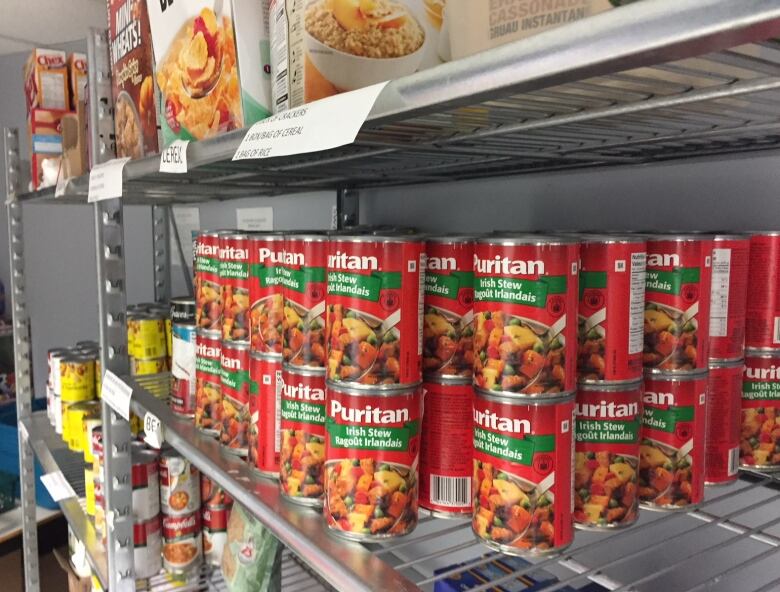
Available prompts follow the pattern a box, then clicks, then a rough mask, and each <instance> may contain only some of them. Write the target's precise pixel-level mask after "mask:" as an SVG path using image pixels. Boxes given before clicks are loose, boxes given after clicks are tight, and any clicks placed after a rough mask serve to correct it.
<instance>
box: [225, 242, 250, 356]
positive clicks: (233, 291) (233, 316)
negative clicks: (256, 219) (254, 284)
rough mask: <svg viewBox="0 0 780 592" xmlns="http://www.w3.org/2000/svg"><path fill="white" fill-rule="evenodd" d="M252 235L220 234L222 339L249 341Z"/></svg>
mask: <svg viewBox="0 0 780 592" xmlns="http://www.w3.org/2000/svg"><path fill="white" fill-rule="evenodd" d="M250 242H251V241H250V236H249V235H248V234H244V233H240V232H233V233H229V234H228V233H225V234H222V235H220V237H219V285H220V290H221V294H222V340H223V341H225V342H234V343H247V344H248V343H249V285H250V253H251V244H250Z"/></svg>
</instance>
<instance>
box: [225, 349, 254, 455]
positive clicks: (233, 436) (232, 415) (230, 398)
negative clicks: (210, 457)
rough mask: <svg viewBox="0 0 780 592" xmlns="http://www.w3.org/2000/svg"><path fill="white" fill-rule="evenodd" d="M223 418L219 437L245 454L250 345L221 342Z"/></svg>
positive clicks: (234, 449)
mask: <svg viewBox="0 0 780 592" xmlns="http://www.w3.org/2000/svg"><path fill="white" fill-rule="evenodd" d="M221 370H222V422H221V429H220V433H219V441H220V442H221V443H222V445H223V446H224V447H225V448H227V450H228V451H229V452H232V453H234V454H238V455H241V456H246V454H247V437H248V436H247V432H248V431H249V415H250V413H249V389H250V385H251V383H250V380H249V346H246V345H236V344H230V343H223V344H222V369H221Z"/></svg>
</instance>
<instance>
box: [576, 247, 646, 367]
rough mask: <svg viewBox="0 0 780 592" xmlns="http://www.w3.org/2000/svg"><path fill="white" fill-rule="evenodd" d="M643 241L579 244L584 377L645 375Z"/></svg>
mask: <svg viewBox="0 0 780 592" xmlns="http://www.w3.org/2000/svg"><path fill="white" fill-rule="evenodd" d="M646 260H647V253H646V245H645V243H644V242H585V243H583V244H582V245H581V246H580V263H581V265H582V269H581V270H580V304H579V319H578V320H579V323H578V336H579V344H578V345H579V349H578V353H577V371H578V373H579V380H580V381H584V382H591V381H602V380H605V381H613V382H626V381H632V380H641V379H642V344H643V335H644V330H643V323H642V313H643V311H644V307H645V262H646Z"/></svg>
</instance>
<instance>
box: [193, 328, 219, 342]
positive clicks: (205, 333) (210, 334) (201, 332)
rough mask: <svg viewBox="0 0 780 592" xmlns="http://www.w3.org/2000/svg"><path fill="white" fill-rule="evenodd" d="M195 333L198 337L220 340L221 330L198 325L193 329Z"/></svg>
mask: <svg viewBox="0 0 780 592" xmlns="http://www.w3.org/2000/svg"><path fill="white" fill-rule="evenodd" d="M195 334H196V335H197V336H198V337H202V338H204V339H216V340H218V341H222V331H220V330H216V331H215V330H212V329H204V328H202V327H198V328H197V329H195Z"/></svg>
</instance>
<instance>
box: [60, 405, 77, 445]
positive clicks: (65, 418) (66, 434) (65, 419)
mask: <svg viewBox="0 0 780 592" xmlns="http://www.w3.org/2000/svg"><path fill="white" fill-rule="evenodd" d="M75 404H76V403H66V402H64V401H63V402H62V403H61V404H60V408H61V409H62V419H61V420H60V421H61V427H62V441H63V442H65V444H67V445H68V446H70V415H68V412H69V411H70V407H71V406H73V405H75Z"/></svg>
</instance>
